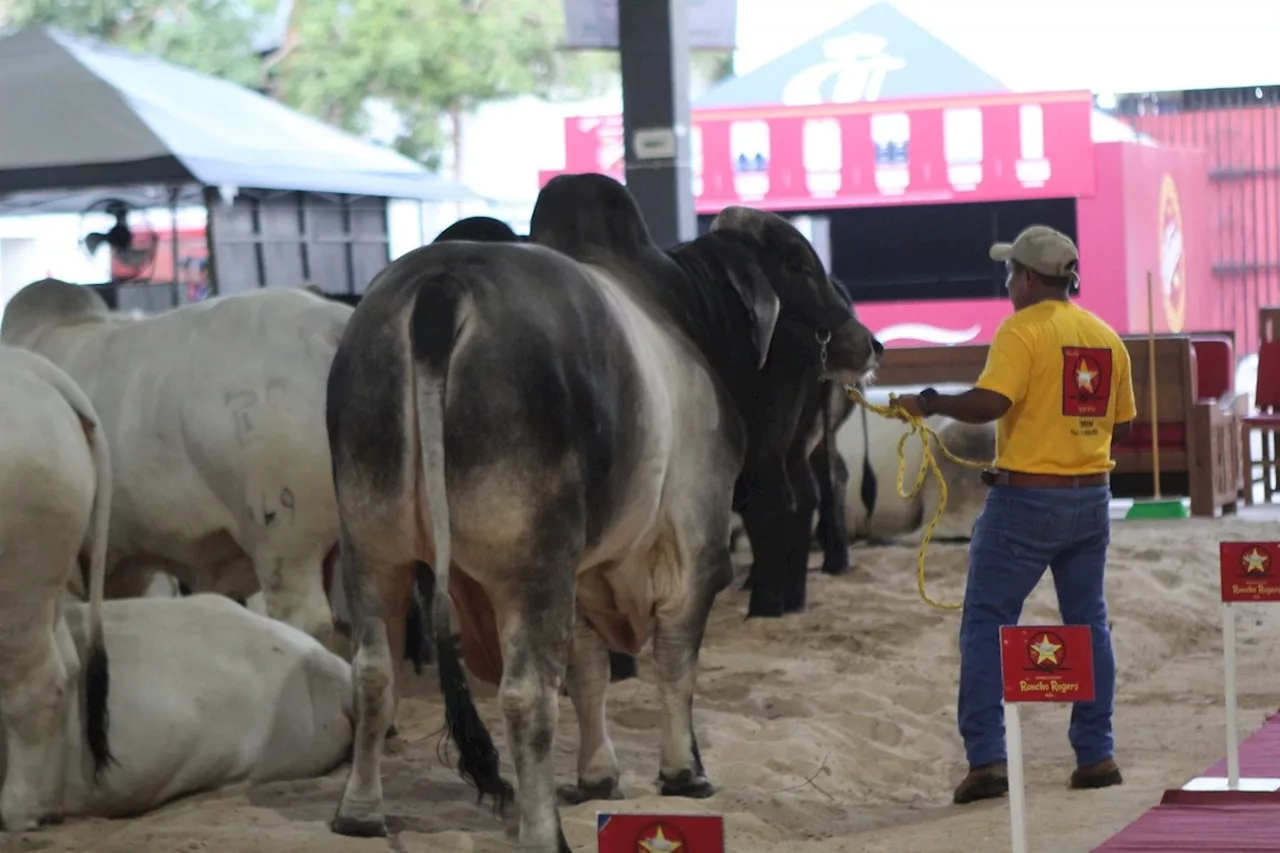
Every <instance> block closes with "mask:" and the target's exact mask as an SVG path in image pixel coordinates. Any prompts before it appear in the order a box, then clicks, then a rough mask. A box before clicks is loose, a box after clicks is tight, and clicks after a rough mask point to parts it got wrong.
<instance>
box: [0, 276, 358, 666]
mask: <svg viewBox="0 0 1280 853" xmlns="http://www.w3.org/2000/svg"><path fill="white" fill-rule="evenodd" d="M350 316H351V309H350V308H348V307H347V306H345V305H339V304H337V303H334V302H330V301H328V300H325V299H322V298H320V297H318V296H315V295H313V294H310V293H306V292H303V291H301V290H298V289H286V288H273V289H269V290H261V291H256V292H252V293H244V294H236V295H233V296H222V297H216V298H213V299H208V300H205V301H203V302H198V303H195V304H192V305H184V306H182V307H179V308H175V309H173V310H171V311H166V312H164V313H161V314H157V315H155V316H151V317H145V318H142V319H133V318H129V317H124V316H121V315H118V314H112V313H111V312H109V311H108V310H107V305H106V303H105V302H104V301H103V300H102V298H101V297H100V296H99V295H98V294H97V293H95V292H93V291H91V290H89V289H88V288H84V287H79V286H77V285H74V284H68V283H66V282H63V281H57V280H54V279H44V280H42V281H38V282H35V283H34V284H29V285H27V286H26V287H24V288H23V289H22V290H20V291H18V293H17V294H16V295H15V296H14V297H13V299H12V300H11V301H10V302H9V305H8V308H7V309H6V310H5V313H4V322H3V325H2V326H0V340H2V341H3V342H4V343H9V344H14V345H17V346H22V347H25V348H27V349H30V350H33V351H35V352H39V353H41V354H42V355H44V356H47V357H48V358H49V359H50V360H51V361H53V362H54V363H55V364H58V365H59V366H60V367H62V368H63V369H64V370H66V371H67V373H68V374H70V375H71V377H72V378H73V379H75V381H76V382H77V383H79V385H80V387H81V388H83V389H84V391H85V393H86V394H87V395H88V396H89V399H90V400H92V401H93V404H94V405H95V406H96V407H97V409H98V411H99V413H101V415H102V423H103V427H104V430H105V433H106V436H107V440H108V442H109V443H110V444H111V450H112V456H113V460H114V461H113V468H114V479H115V492H114V496H113V504H112V517H111V541H110V548H109V554H108V563H107V565H108V568H107V577H108V580H107V583H108V590H107V592H108V595H109V596H111V597H113V598H114V597H118V596H129V595H138V594H141V592H142V591H143V590H145V589H146V587H147V585H148V584H149V583H150V581H151V575H152V573H153V572H154V570H156V569H163V570H164V571H167V572H169V573H170V574H172V575H174V576H175V577H177V578H179V579H180V580H182V581H184V582H185V583H187V584H188V585H189V586H190V587H191V588H192V589H194V590H196V591H211V592H221V593H223V594H225V595H231V596H237V597H241V598H243V597H245V596H248V595H251V594H253V593H254V592H256V591H257V590H258V589H261V590H262V592H263V595H264V598H265V599H266V606H267V611H268V613H270V614H271V616H272V617H273V618H276V619H280V620H282V621H284V622H287V623H289V624H291V625H294V626H295V627H297V628H300V629H301V630H303V631H306V632H307V633H309V634H311V635H312V636H314V637H316V638H317V639H319V640H320V641H321V642H323V643H328V642H330V636H331V634H332V630H333V620H332V617H331V615H330V610H329V603H328V601H327V600H326V598H325V592H324V586H323V577H324V573H323V569H322V565H323V563H324V562H325V560H326V559H327V558H329V557H330V556H331V554H332V552H333V551H334V550H335V549H336V547H337V543H338V508H337V503H336V500H335V498H334V493H333V482H332V474H331V470H330V467H329V452H328V437H327V435H326V434H325V428H324V416H323V412H324V397H325V382H326V379H327V377H328V371H329V363H330V361H331V360H332V358H333V353H334V351H335V350H336V348H337V345H338V340H339V339H340V338H341V336H342V332H343V329H344V328H345V326H346V323H347V319H348V318H349V317H350Z"/></svg>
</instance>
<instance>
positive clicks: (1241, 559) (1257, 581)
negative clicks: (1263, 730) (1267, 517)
mask: <svg viewBox="0 0 1280 853" xmlns="http://www.w3.org/2000/svg"><path fill="white" fill-rule="evenodd" d="M1277 557H1280V543H1275V542H1220V543H1218V565H1219V572H1220V575H1221V579H1222V681H1223V691H1224V693H1225V694H1226V695H1225V697H1224V698H1225V700H1226V701H1225V703H1224V704H1225V705H1226V712H1227V720H1226V722H1227V780H1226V781H1227V788H1226V790H1228V791H1240V790H1250V791H1258V790H1265V791H1274V790H1276V787H1277V785H1276V781H1277V780H1274V779H1245V780H1241V778H1240V735H1239V731H1238V730H1237V729H1236V614H1235V610H1234V606H1235V604H1236V603H1237V602H1241V601H1260V602H1275V601H1280V577H1277V575H1276V571H1275V570H1276V562H1275V561H1276V558H1277ZM1211 781H1212V780H1196V782H1198V783H1200V784H1198V785H1197V786H1196V787H1197V788H1201V789H1203V788H1204V787H1206V785H1205V783H1206V782H1211Z"/></svg>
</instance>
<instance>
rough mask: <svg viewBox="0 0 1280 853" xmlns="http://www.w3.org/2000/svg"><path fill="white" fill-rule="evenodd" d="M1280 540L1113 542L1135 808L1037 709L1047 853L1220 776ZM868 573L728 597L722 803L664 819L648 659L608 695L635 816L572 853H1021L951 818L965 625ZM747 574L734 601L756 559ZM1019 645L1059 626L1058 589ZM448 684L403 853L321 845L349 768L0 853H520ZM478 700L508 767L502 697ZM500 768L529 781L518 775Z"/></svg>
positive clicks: (1037, 606) (705, 729)
mask: <svg viewBox="0 0 1280 853" xmlns="http://www.w3.org/2000/svg"><path fill="white" fill-rule="evenodd" d="M1277 529H1280V527H1278V526H1277V523H1276V520H1275V519H1274V518H1273V519H1271V520H1269V521H1265V522H1262V521H1249V520H1245V519H1240V518H1234V519H1230V520H1218V521H1210V520H1206V519H1191V520H1189V521H1176V522H1141V523H1139V522H1130V523H1124V522H1117V523H1115V525H1114V527H1113V532H1112V546H1111V555H1110V563H1109V565H1108V569H1107V572H1108V598H1109V603H1110V607H1111V619H1112V622H1113V626H1114V627H1113V630H1114V637H1115V644H1116V655H1117V658H1118V665H1119V682H1120V683H1119V691H1118V692H1119V696H1118V709H1117V713H1116V743H1117V749H1118V753H1119V754H1118V756H1117V758H1118V759H1119V761H1120V762H1121V766H1122V767H1123V770H1124V775H1125V784H1124V785H1123V786H1121V787H1119V788H1112V789H1108V790H1103V791H1090V792H1074V791H1069V790H1068V789H1067V777H1068V776H1069V774H1070V772H1071V768H1072V765H1073V760H1072V756H1071V751H1070V748H1069V747H1068V744H1067V734H1066V731H1067V715H1068V713H1069V707H1067V706H1027V707H1026V708H1025V711H1024V714H1023V727H1024V740H1025V743H1026V751H1027V766H1026V772H1027V797H1028V804H1029V828H1030V832H1029V835H1030V846H1031V850H1032V851H1033V853H1034V851H1049V850H1054V851H1062V853H1075V851H1088V850H1090V849H1091V848H1092V847H1093V846H1094V845H1096V844H1098V843H1100V842H1102V841H1103V840H1104V839H1105V838H1107V837H1108V836H1110V835H1111V834H1112V833H1114V832H1115V831H1117V830H1118V829H1120V828H1121V827H1122V826H1124V825H1125V824H1127V823H1128V822H1130V821H1131V820H1133V819H1134V818H1136V817H1137V816H1138V815H1139V814H1141V813H1142V812H1143V811H1145V810H1146V809H1147V808H1149V807H1150V806H1151V805H1153V804H1154V803H1155V802H1156V801H1157V800H1158V799H1159V797H1160V794H1161V792H1162V791H1163V790H1164V789H1165V788H1167V787H1176V786H1178V785H1180V784H1182V783H1183V782H1184V781H1185V780H1187V779H1189V778H1191V777H1193V776H1195V775H1197V774H1198V773H1199V772H1200V771H1202V770H1203V769H1204V768H1205V767H1207V766H1209V765H1210V764H1211V763H1213V762H1214V761H1216V760H1217V759H1219V758H1220V757H1221V756H1222V755H1223V751H1224V734H1223V720H1222V713H1223V712H1222V693H1221V691H1222V657H1221V655H1222V649H1221V636H1220V620H1219V611H1218V603H1217V601H1218V596H1217V583H1218V580H1217V578H1218V570H1217V559H1218V545H1217V543H1218V541H1219V540H1221V539H1265V538H1268V537H1271V536H1275V532H1276V530H1277ZM815 558H816V555H815ZM854 558H855V562H856V563H857V565H858V566H859V569H858V571H857V573H856V574H854V575H852V576H849V577H845V578H837V579H831V578H827V577H825V576H820V575H817V574H815V575H814V576H813V579H812V585H811V592H810V602H811V609H810V611H809V612H808V613H805V614H803V615H800V616H797V617H793V618H788V619H786V620H783V621H777V622H772V621H771V622H754V621H753V622H752V623H744V621H743V615H744V613H745V607H746V595H745V594H741V593H737V592H736V591H727V592H726V593H724V594H723V595H722V596H721V598H720V601H719V602H718V604H717V607H716V610H715V613H714V614H713V616H712V621H711V625H710V628H709V630H708V635H707V642H706V645H705V646H704V648H703V653H702V669H701V675H700V681H699V691H698V699H697V706H696V711H695V717H696V722H697V727H698V733H699V740H700V744H701V746H702V750H703V756H704V758H705V760H706V763H707V767H708V770H709V772H710V774H711V777H712V780H713V781H714V782H715V783H716V784H717V785H718V786H719V793H718V794H717V795H716V796H715V797H713V798H711V799H709V800H705V801H699V802H695V801H689V800H679V799H665V798H660V797H657V796H655V795H654V790H655V786H654V777H655V775H656V773H657V749H658V739H659V736H658V731H657V725H658V697H657V692H656V689H655V687H654V686H653V683H652V679H651V670H650V666H649V661H648V655H647V654H646V655H645V656H644V657H643V658H642V661H641V680H640V681H639V682H634V681H633V682H627V683H623V684H619V685H615V686H614V687H613V689H612V690H611V691H610V696H609V707H610V719H611V722H612V734H613V738H614V743H615V745H616V748H617V751H618V756H619V759H620V760H621V763H622V767H623V768H624V778H623V787H624V788H625V790H626V793H627V796H628V798H629V799H627V800H625V801H623V802H619V803H611V804H601V803H588V804H586V805H583V806H578V807H574V808H566V809H564V810H563V815H564V822H565V833H566V835H567V836H568V838H569V841H570V843H571V844H572V845H573V847H574V849H575V850H576V851H594V850H595V813H596V811H597V809H599V808H609V809H613V810H627V811H664V810H665V811H688V812H693V813H702V812H713V813H714V812H719V813H723V814H724V815H725V817H726V829H727V833H728V840H727V847H728V850H729V851H731V853H771V851H779V853H781V851H786V853H819V851H821V853H837V851H841V853H843V851H848V853H853V851H866V850H894V851H895V853H915V851H919V853H925V851H928V853H936V851H947V850H966V849H985V848H980V845H983V844H986V845H991V846H990V849H993V850H994V849H1000V848H1001V847H1005V846H1006V845H1007V844H1008V806H1007V802H1006V801H1005V800H1004V799H1000V800H997V801H988V802H985V803H978V804H972V805H968V806H953V805H951V800H950V798H951V789H952V787H953V786H954V785H955V784H956V782H958V781H959V779H960V778H961V776H962V775H963V772H964V768H965V765H964V753H963V750H962V748H961V744H960V739H959V736H958V734H957V733H956V727H955V694H956V680H957V674H958V670H959V658H958V655H957V651H956V634H957V629H958V626H959V619H960V617H959V614H958V613H957V612H951V613H943V612H940V611H936V610H931V609H930V608H928V607H927V606H926V605H925V604H924V603H923V602H921V601H920V599H919V598H918V597H917V594H916V586H915V575H914V572H915V551H914V549H913V548H912V547H911V546H909V545H902V546H887V547H882V548H862V547H857V548H855V549H854ZM739 560H740V564H739V581H740V580H741V575H742V573H743V572H744V571H745V565H746V557H745V555H739ZM815 562H816V560H815ZM965 564H966V551H965V548H964V547H963V546H959V545H936V546H934V547H933V548H931V550H930V554H929V562H928V567H927V568H928V572H929V580H930V589H929V592H930V594H931V595H932V596H933V597H934V598H935V599H937V600H943V601H956V600H958V598H959V596H960V593H961V591H962V589H963V579H964V571H965ZM735 588H736V587H735ZM1239 609H1240V614H1239V617H1238V618H1239V631H1238V639H1239V649H1240V652H1239V672H1240V715H1239V724H1240V727H1241V731H1242V733H1243V732H1247V731H1250V730H1252V729H1253V728H1255V727H1256V726H1257V725H1258V724H1260V722H1261V720H1262V718H1263V716H1264V714H1265V712H1267V711H1270V710H1274V709H1275V708H1276V706H1277V703H1278V702H1280V683H1278V682H1277V681H1276V678H1275V675H1274V672H1275V666H1274V663H1273V662H1272V661H1273V659H1274V658H1273V656H1274V655H1275V653H1276V651H1277V648H1276V643H1275V641H1274V637H1275V636H1276V634H1277V629H1280V609H1278V608H1275V607H1271V608H1268V607H1266V606H1265V605H1243V606H1241V607H1240V608H1239ZM1022 621H1023V622H1024V623H1036V622H1049V623H1051V622H1057V621H1059V620H1058V615H1057V610H1056V601H1055V598H1054V594H1053V587H1052V581H1051V579H1050V578H1049V576H1048V575H1047V574H1046V577H1045V580H1044V582H1043V583H1042V584H1041V585H1040V587H1039V588H1038V589H1037V590H1036V592H1035V594H1034V595H1033V596H1032V598H1031V600H1030V601H1029V602H1028V606H1027V608H1026V611H1025V612H1024V614H1023V618H1022ZM1268 638H1272V639H1268ZM433 676H434V671H432V670H428V672H427V673H426V674H425V675H424V676H422V677H416V676H413V675H412V674H411V671H410V675H409V679H410V686H409V698H407V700H406V701H404V702H403V703H402V704H401V706H400V717H399V728H400V732H401V737H400V739H399V740H396V741H392V742H391V744H393V746H392V747H391V754H390V757H389V758H388V760H387V762H386V764H385V769H384V773H385V777H384V778H385V784H386V798H387V810H388V814H389V821H388V822H389V824H390V826H391V829H392V831H393V833H394V835H395V837H394V838H392V839H390V840H388V839H370V840H355V839H351V838H343V837H340V836H335V835H332V834H331V833H330V832H329V830H328V827H327V822H328V820H329V818H330V817H332V815H333V811H334V809H335V808H336V806H337V803H338V799H339V796H340V794H341V790H342V784H343V780H344V779H345V777H346V773H347V769H346V767H345V766H344V767H342V768H340V769H339V770H337V771H336V772H335V773H333V774H331V775H330V776H328V777H326V778H323V779H316V780H309V781H304V782H295V783H282V784H272V785H266V786H261V787H257V788H254V789H252V790H247V791H246V790H245V789H244V788H243V787H239V788H233V789H228V790H225V791H222V792H217V793H212V794H206V795H203V796H199V797H194V798H190V799H187V800H183V801H179V802H176V803H173V804H170V805H169V806H168V807H166V808H163V809H160V810H158V811H156V812H154V813H152V814H150V815H147V816H144V817H142V818H138V819H133V820H118V821H102V820H73V821H72V822H70V823H69V824H67V825H65V826H62V827H54V828H50V829H48V830H45V831H43V832H42V833H41V834H40V837H39V840H38V841H34V839H32V841H31V842H22V841H19V840H16V839H10V840H8V841H7V842H5V843H0V850H6V851H7V850H11V849H12V850H23V851H26V850H32V849H37V847H33V846H31V844H32V843H34V844H36V845H38V849H41V850H42V851H44V853H61V851H66V853H71V851H75V852H76V853H84V851H89V850H92V851H94V853H137V851H161V850H163V851H202V850H207V851H231V850H234V851H237V853H268V851H271V852H272V853H275V851H280V853H284V851H295V850H301V849H306V850H308V851H309V853H361V851H384V850H394V851H402V853H462V852H463V851H508V850H514V849H515V845H514V840H513V834H514V825H513V823H512V820H513V818H514V809H513V810H512V811H511V812H510V813H509V815H508V820H507V822H506V823H505V824H504V823H503V822H501V821H499V820H498V819H497V818H495V817H494V816H493V815H492V814H491V812H490V809H489V804H488V802H486V804H485V805H484V806H483V807H478V806H476V805H475V804H474V802H475V799H474V792H473V791H472V789H470V788H468V787H467V786H465V785H464V784H463V783H462V782H461V781H460V780H459V779H458V777H457V776H456V775H455V774H454V772H453V771H452V769H450V767H448V766H442V765H441V763H440V761H439V760H438V758H437V744H438V743H439V738H438V737H437V734H436V733H437V732H438V731H439V729H440V725H441V721H442V717H441V707H440V703H439V702H438V701H437V698H436V693H435V689H434V684H433ZM478 693H479V696H480V707H481V712H482V713H483V714H484V716H485V718H486V720H487V722H488V723H489V725H490V726H491V727H492V728H493V731H494V734H495V738H496V739H497V740H498V742H499V745H500V747H501V744H502V727H501V725H500V722H499V717H498V715H497V713H496V708H495V703H494V701H493V698H492V696H493V691H492V690H486V689H480V690H479V691H478ZM576 740H577V734H576V726H575V721H574V716H573V710H572V707H571V706H570V704H569V702H568V700H567V699H565V700H563V701H562V703H561V711H560V728H559V734H558V741H557V747H558V752H559V758H558V774H559V776H560V778H561V781H565V782H567V781H570V780H571V779H572V777H573V773H574V770H573V768H574V757H573V749H574V745H575V743H576ZM449 757H450V758H451V759H452V757H453V756H452V753H450V754H449ZM119 759H120V760H121V761H128V760H129V758H128V756H127V755H120V756H119ZM504 764H505V772H506V774H507V776H508V778H509V779H512V780H514V774H513V773H512V771H511V768H510V764H509V756H506V755H505V753H504ZM0 837H3V836H0Z"/></svg>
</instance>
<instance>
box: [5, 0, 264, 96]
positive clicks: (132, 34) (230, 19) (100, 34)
mask: <svg viewBox="0 0 1280 853" xmlns="http://www.w3.org/2000/svg"><path fill="white" fill-rule="evenodd" d="M275 7H276V0H239V2H236V3H229V2H226V0H168V2H163V0H161V2H136V0H0V24H9V25H13V26H25V25H28V24H40V25H46V26H54V27H59V28H61V29H64V30H67V31H68V32H71V33H76V34H78V35H84V36H89V37H91V38H95V39H100V40H101V41H105V42H107V43H109V44H114V45H118V46H120V47H125V48H129V49H132V50H138V51H143V52H145V53H150V54H154V55H156V56H159V57H161V58H163V59H166V60H168V61H169V62H173V63H175V64H178V65H183V66H186V67H188V68H194V69H196V70H197V71H203V72H205V73H206V74H215V75H217V76H219V77H225V78H226V79H228V80H232V81H234V82H236V83H240V84H242V85H248V86H256V85H257V84H258V81H259V79H260V78H261V67H262V58H261V57H259V56H258V54H257V53H255V52H254V49H253V41H254V37H255V36H256V35H257V34H258V33H260V32H263V31H264V30H265V29H266V28H267V27H269V25H270V21H271V19H272V17H273V15H274V11H275Z"/></svg>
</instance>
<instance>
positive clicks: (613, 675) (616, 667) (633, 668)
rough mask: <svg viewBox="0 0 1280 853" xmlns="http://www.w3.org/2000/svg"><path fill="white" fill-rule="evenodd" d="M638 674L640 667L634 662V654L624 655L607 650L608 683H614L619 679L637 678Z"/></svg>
mask: <svg viewBox="0 0 1280 853" xmlns="http://www.w3.org/2000/svg"><path fill="white" fill-rule="evenodd" d="M639 675H640V669H639V666H638V665H637V663H636V658H635V655H624V654H619V653H617V652H609V683H610V684H616V683H617V682H619V681H626V680H628V679H631V678H637V677H638V676H639Z"/></svg>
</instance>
